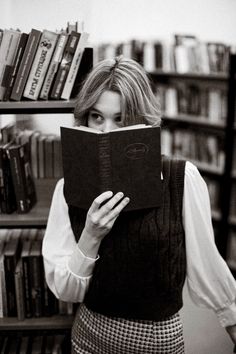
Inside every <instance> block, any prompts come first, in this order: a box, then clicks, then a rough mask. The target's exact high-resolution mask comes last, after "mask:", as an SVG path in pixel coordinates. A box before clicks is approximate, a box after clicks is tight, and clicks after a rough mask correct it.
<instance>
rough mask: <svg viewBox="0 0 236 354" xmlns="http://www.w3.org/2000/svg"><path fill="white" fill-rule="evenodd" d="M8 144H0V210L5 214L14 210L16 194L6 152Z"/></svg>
mask: <svg viewBox="0 0 236 354" xmlns="http://www.w3.org/2000/svg"><path fill="white" fill-rule="evenodd" d="M10 145H11V142H9V143H7V144H0V211H1V212H2V213H6V214H11V213H13V212H14V211H16V196H15V192H14V186H13V179H12V174H11V166H10V160H9V158H8V156H7V152H6V150H7V148H8V147H9V146H10Z"/></svg>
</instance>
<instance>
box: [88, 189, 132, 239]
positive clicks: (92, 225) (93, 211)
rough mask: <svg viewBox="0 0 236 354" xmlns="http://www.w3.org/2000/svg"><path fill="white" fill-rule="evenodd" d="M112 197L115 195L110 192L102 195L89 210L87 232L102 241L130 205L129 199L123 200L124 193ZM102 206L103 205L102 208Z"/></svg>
mask: <svg viewBox="0 0 236 354" xmlns="http://www.w3.org/2000/svg"><path fill="white" fill-rule="evenodd" d="M112 195H113V193H112V192H110V191H109V192H104V193H102V194H100V195H99V196H98V197H97V198H96V199H95V200H94V201H93V203H92V205H91V207H90V208H89V210H88V214H87V218H86V222H85V230H86V232H87V233H88V234H91V235H93V237H95V238H96V239H98V240H100V241H101V240H102V239H103V238H104V236H106V235H107V234H108V232H109V231H110V230H111V228H112V226H113V225H114V222H115V221H116V219H117V217H118V216H119V214H120V212H121V211H122V210H123V209H124V207H125V206H126V205H127V204H128V203H129V198H127V197H126V198H124V199H122V198H123V197H124V194H123V193H122V192H119V193H117V194H115V195H114V196H113V197H112ZM110 198H111V199H110ZM108 199H110V200H108ZM106 200H108V202H106ZM104 202H106V203H104ZM103 203H104V204H103ZM101 204H103V205H102V206H101Z"/></svg>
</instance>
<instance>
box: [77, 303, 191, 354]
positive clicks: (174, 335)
mask: <svg viewBox="0 0 236 354" xmlns="http://www.w3.org/2000/svg"><path fill="white" fill-rule="evenodd" d="M71 340H72V354H78V353H79V354H154V353H155V354H184V340H183V326H182V322H181V319H180V315H179V314H178V313H177V314H175V315H174V316H171V317H169V318H168V319H166V320H164V321H159V322H155V321H143V320H126V319H123V318H110V317H106V316H103V315H101V314H98V313H94V312H92V311H90V310H89V309H88V308H87V307H86V306H85V305H84V304H82V305H80V307H79V309H78V311H77V313H76V317H75V321H74V324H73V327H72V336H71Z"/></svg>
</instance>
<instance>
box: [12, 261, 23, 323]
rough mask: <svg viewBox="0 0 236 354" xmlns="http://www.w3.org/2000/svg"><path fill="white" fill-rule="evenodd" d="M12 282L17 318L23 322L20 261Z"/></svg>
mask: <svg viewBox="0 0 236 354" xmlns="http://www.w3.org/2000/svg"><path fill="white" fill-rule="evenodd" d="M14 280H15V290H16V309H17V318H18V320H19V321H23V320H24V319H25V299H24V286H23V271H22V260H21V259H20V260H19V261H18V263H17V265H16V269H15V273H14Z"/></svg>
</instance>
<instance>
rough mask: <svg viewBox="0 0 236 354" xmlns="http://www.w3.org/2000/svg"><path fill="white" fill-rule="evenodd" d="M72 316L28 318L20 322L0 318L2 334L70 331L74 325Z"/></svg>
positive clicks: (14, 319) (8, 318) (13, 319)
mask: <svg viewBox="0 0 236 354" xmlns="http://www.w3.org/2000/svg"><path fill="white" fill-rule="evenodd" d="M73 319H74V316H72V315H66V316H65V315H55V316H50V317H37V318H27V319H25V320H23V321H19V320H18V319H17V318H16V317H4V318H0V332H1V331H9V330H16V331H22V330H31V329H32V328H33V329H34V330H50V329H53V330H58V329H59V330H60V329H70V328H71V326H72V323H73Z"/></svg>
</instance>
